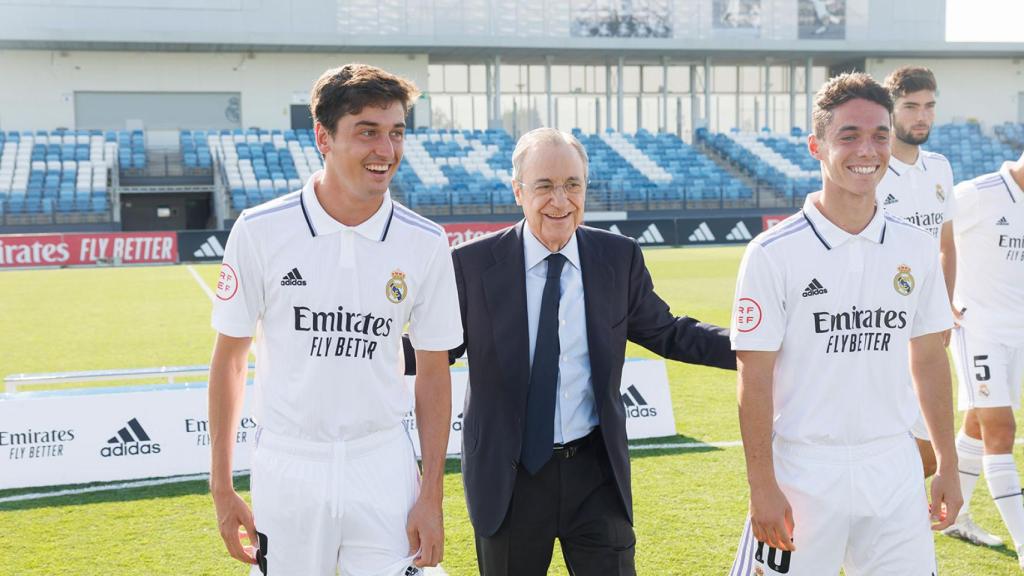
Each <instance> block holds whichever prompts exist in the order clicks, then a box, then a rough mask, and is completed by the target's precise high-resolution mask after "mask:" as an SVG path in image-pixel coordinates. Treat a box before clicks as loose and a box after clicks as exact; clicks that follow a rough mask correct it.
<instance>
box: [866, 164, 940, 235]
mask: <svg viewBox="0 0 1024 576" xmlns="http://www.w3.org/2000/svg"><path fill="white" fill-rule="evenodd" d="M876 198H877V200H878V205H879V206H882V207H883V208H885V209H886V210H887V211H888V212H889V213H890V214H892V215H894V216H898V217H900V218H903V219H904V220H906V221H908V222H910V223H911V224H914V225H915V226H920V227H921V228H924V229H925V230H927V231H929V232H931V233H932V237H933V238H935V239H936V240H937V239H938V238H939V233H940V232H941V231H942V224H943V223H944V222H949V221H950V220H952V219H953V215H954V206H955V203H954V199H953V169H952V167H951V166H950V165H949V160H946V157H945V156H943V155H942V154H936V153H934V152H928V151H926V150H921V151H920V152H919V153H918V155H917V162H915V163H914V164H904V163H903V162H900V161H899V159H897V158H896V157H895V156H892V157H890V159H889V168H888V170H886V172H885V176H884V177H883V178H882V181H881V182H880V183H879V184H878V188H877V189H876Z"/></svg>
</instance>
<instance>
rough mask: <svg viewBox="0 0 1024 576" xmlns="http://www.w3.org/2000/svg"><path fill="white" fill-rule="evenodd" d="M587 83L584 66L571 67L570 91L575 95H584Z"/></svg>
mask: <svg viewBox="0 0 1024 576" xmlns="http://www.w3.org/2000/svg"><path fill="white" fill-rule="evenodd" d="M586 89H587V88H586V83H585V82H584V69H583V66H570V67H569V90H571V91H572V92H575V93H582V92H584V91H585V90H586Z"/></svg>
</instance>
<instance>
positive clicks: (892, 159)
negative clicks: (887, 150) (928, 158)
mask: <svg viewBox="0 0 1024 576" xmlns="http://www.w3.org/2000/svg"><path fill="white" fill-rule="evenodd" d="M915 168H916V169H917V170H920V171H921V172H927V171H928V166H926V165H925V163H924V150H921V149H918V150H917V160H916V161H915V162H914V163H913V164H904V163H903V162H902V161H900V159H899V158H897V157H896V156H889V171H891V172H892V173H894V174H896V175H897V176H902V175H904V174H906V173H907V171H908V170H912V169H915Z"/></svg>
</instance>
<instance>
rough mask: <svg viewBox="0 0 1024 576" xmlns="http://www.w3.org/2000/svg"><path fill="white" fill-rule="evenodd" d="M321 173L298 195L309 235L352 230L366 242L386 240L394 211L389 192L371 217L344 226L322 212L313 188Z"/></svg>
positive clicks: (312, 178)
mask: <svg viewBox="0 0 1024 576" xmlns="http://www.w3.org/2000/svg"><path fill="white" fill-rule="evenodd" d="M323 173H324V171H323V170H318V171H317V172H316V173H315V174H313V175H312V176H310V177H309V180H307V181H306V185H305V186H303V188H302V192H301V193H300V195H299V200H300V202H301V204H302V214H303V216H305V218H306V225H307V226H309V233H310V234H312V235H313V236H324V235H326V234H333V233H335V232H340V231H342V230H352V231H354V232H356V233H357V234H359V235H360V236H363V237H365V238H366V239H367V240H373V241H374V242H383V241H384V239H385V238H387V235H388V229H389V228H390V227H391V216H392V213H393V211H394V203H393V202H392V201H391V190H388V191H387V192H385V193H384V201H383V202H381V204H380V208H378V209H377V211H376V212H374V213H373V216H370V217H369V218H367V219H366V221H364V222H363V223H362V224H359V225H357V226H346V225H344V224H342V223H341V222H338V221H337V220H335V219H334V218H331V216H330V215H329V214H328V213H327V211H326V210H324V207H323V206H321V205H320V200H318V199H317V197H316V191H315V189H314V187H313V186H314V183H315V182H317V181H319V180H320V178H322V177H323Z"/></svg>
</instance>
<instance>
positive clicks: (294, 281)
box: [281, 268, 306, 286]
mask: <svg viewBox="0 0 1024 576" xmlns="http://www.w3.org/2000/svg"><path fill="white" fill-rule="evenodd" d="M305 285H306V281H305V280H303V279H302V274H299V269H298V268H292V269H291V272H288V273H287V274H285V275H284V278H282V279H281V286H305Z"/></svg>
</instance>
